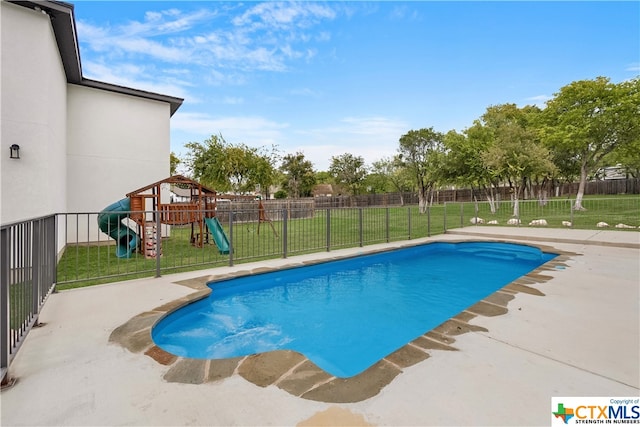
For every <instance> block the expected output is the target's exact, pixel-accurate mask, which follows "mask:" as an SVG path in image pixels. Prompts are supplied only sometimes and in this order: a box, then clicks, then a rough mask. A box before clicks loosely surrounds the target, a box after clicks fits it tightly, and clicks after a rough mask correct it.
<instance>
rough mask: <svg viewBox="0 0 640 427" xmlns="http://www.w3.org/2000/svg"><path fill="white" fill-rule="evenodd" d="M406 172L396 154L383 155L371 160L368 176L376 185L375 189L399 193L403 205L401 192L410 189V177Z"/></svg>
mask: <svg viewBox="0 0 640 427" xmlns="http://www.w3.org/2000/svg"><path fill="white" fill-rule="evenodd" d="M407 172H408V171H407V169H406V168H405V167H404V166H403V165H402V161H401V160H400V158H399V156H397V155H396V156H394V157H393V158H390V157H384V158H382V159H380V160H377V161H375V162H373V163H372V166H371V173H370V175H369V177H371V179H372V182H373V183H374V185H376V189H381V191H389V190H391V191H396V192H398V193H400V203H401V204H402V205H404V197H403V196H402V193H403V192H404V191H410V190H411V177H410V176H409V174H408V173H407ZM369 177H368V178H369Z"/></svg>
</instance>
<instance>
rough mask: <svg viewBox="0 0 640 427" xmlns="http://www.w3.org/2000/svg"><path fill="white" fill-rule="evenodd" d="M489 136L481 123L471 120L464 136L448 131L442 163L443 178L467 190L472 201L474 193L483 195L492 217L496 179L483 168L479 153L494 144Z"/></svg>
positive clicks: (494, 208)
mask: <svg viewBox="0 0 640 427" xmlns="http://www.w3.org/2000/svg"><path fill="white" fill-rule="evenodd" d="M494 142H495V141H494V137H493V132H491V130H490V129H489V127H488V126H486V124H485V123H484V122H482V121H481V120H475V121H474V124H473V126H471V127H470V128H468V129H466V130H465V133H458V132H456V131H449V132H447V134H446V135H445V136H444V147H445V151H446V154H445V160H444V167H443V178H444V179H445V180H446V181H447V182H450V183H453V184H456V185H459V186H467V185H468V186H470V187H471V190H472V194H473V197H474V198H476V192H475V191H474V190H475V189H480V190H482V192H483V193H484V194H485V196H486V198H487V201H488V202H489V206H490V208H491V212H492V213H495V212H496V209H497V205H496V190H497V187H498V185H499V177H498V176H496V175H495V174H494V173H492V171H490V170H489V169H487V168H486V167H485V164H484V161H483V159H482V153H484V152H486V151H487V150H488V149H489V147H491V145H493V144H494Z"/></svg>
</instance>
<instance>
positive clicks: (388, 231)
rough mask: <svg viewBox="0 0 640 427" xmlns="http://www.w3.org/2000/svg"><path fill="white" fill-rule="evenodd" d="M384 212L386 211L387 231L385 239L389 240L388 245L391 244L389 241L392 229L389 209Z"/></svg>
mask: <svg viewBox="0 0 640 427" xmlns="http://www.w3.org/2000/svg"><path fill="white" fill-rule="evenodd" d="M384 211H385V227H384V228H385V230H386V236H385V238H386V240H387V243H389V240H390V238H389V236H390V233H391V230H390V227H389V207H387V208H385V210H384Z"/></svg>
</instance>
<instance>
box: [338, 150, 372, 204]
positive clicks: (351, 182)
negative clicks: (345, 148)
mask: <svg viewBox="0 0 640 427" xmlns="http://www.w3.org/2000/svg"><path fill="white" fill-rule="evenodd" d="M329 173H330V174H331V175H332V176H333V178H334V180H335V182H336V184H338V185H342V186H344V187H345V188H347V189H348V191H349V193H350V194H351V195H357V194H360V192H361V191H362V183H363V181H364V177H365V176H366V174H367V169H366V168H365V165H364V159H363V158H362V157H360V156H354V155H353V154H349V153H345V154H341V155H339V156H334V157H331V165H330V166H329Z"/></svg>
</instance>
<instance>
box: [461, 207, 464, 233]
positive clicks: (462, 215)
mask: <svg viewBox="0 0 640 427" xmlns="http://www.w3.org/2000/svg"><path fill="white" fill-rule="evenodd" d="M462 227H464V202H460V228H462Z"/></svg>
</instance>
